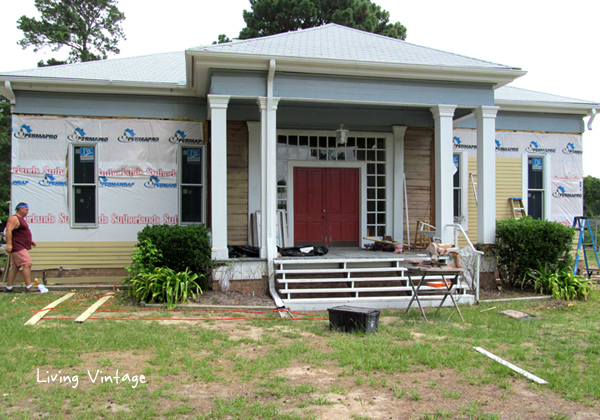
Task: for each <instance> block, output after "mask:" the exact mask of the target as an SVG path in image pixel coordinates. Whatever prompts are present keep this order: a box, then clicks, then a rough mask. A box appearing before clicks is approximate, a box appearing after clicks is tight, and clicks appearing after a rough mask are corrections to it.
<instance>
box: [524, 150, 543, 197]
mask: <svg viewBox="0 0 600 420" xmlns="http://www.w3.org/2000/svg"><path fill="white" fill-rule="evenodd" d="M528 161H529V165H528V178H529V188H530V189H536V190H541V189H543V188H544V171H543V160H542V158H529V159H528Z"/></svg>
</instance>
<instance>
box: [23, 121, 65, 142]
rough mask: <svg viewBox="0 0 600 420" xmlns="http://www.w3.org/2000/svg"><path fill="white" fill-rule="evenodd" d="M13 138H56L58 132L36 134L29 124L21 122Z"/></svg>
mask: <svg viewBox="0 0 600 420" xmlns="http://www.w3.org/2000/svg"><path fill="white" fill-rule="evenodd" d="M14 136H15V138H17V139H44V140H48V139H49V140H56V139H57V138H58V134H37V133H34V132H33V130H32V129H31V127H30V126H28V125H27V124H23V125H22V126H21V127H19V131H17V132H15V134H14Z"/></svg>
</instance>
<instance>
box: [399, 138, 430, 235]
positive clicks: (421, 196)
mask: <svg viewBox="0 0 600 420" xmlns="http://www.w3.org/2000/svg"><path fill="white" fill-rule="evenodd" d="M404 172H405V173H406V195H407V200H408V217H409V222H410V240H411V242H413V243H414V240H415V232H416V230H417V221H418V220H428V221H431V218H432V217H433V216H434V210H433V209H434V198H433V197H434V196H433V131H432V130H430V129H423V128H413V127H409V128H408V129H407V130H406V135H405V137H404ZM404 217H405V220H406V215H405V216H404ZM404 238H408V237H407V233H406V222H405V221H404ZM405 241H406V240H405Z"/></svg>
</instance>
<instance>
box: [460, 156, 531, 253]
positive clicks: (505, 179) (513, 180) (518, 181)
mask: <svg viewBox="0 0 600 420" xmlns="http://www.w3.org/2000/svg"><path fill="white" fill-rule="evenodd" d="M471 173H475V174H476V173H477V158H474V157H470V158H469V174H471ZM522 173H523V167H522V162H521V159H515V158H496V220H501V219H510V218H511V217H512V215H511V212H510V204H509V202H508V199H509V198H510V197H521V195H522V194H523V190H522V183H523V181H522ZM475 182H477V178H475ZM477 187H478V188H479V187H480V186H479V185H477ZM467 234H468V235H469V239H471V242H473V243H476V242H477V203H476V202H475V195H474V194H473V186H472V184H471V177H469V231H468V232H467ZM459 244H460V246H465V245H466V242H464V241H460V242H459Z"/></svg>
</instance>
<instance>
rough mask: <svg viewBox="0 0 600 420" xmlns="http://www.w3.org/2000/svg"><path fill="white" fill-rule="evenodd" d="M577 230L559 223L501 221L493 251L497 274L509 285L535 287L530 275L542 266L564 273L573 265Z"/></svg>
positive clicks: (498, 222) (498, 223) (497, 226)
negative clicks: (573, 249) (573, 246)
mask: <svg viewBox="0 0 600 420" xmlns="http://www.w3.org/2000/svg"><path fill="white" fill-rule="evenodd" d="M574 236H575V229H573V228H572V227H570V226H565V225H562V224H560V223H557V222H550V221H547V220H534V219H532V218H531V217H529V216H528V217H524V218H522V219H508V220H498V221H497V223H496V244H495V246H494V252H495V253H496V256H497V258H498V272H499V273H500V277H501V279H502V282H503V283H504V284H505V285H507V286H513V287H514V286H516V285H518V284H520V285H521V286H522V287H523V288H534V281H533V279H532V278H531V277H526V276H527V273H529V272H531V271H534V270H535V269H536V268H538V267H540V266H547V267H549V269H550V270H553V271H554V270H559V271H560V270H563V269H565V268H567V267H569V266H570V265H571V264H572V261H573V257H572V256H571V255H570V254H569V251H570V250H571V247H572V244H573V238H574Z"/></svg>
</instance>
